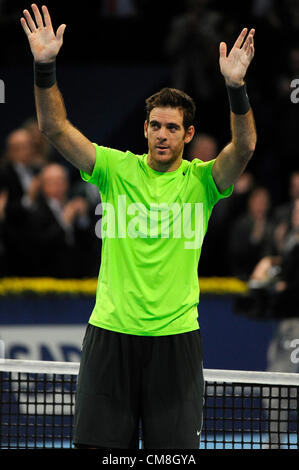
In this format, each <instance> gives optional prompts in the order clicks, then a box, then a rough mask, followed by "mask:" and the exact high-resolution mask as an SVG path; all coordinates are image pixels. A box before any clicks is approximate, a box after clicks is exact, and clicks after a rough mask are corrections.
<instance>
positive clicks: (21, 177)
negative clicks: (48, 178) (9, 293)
mask: <svg viewBox="0 0 299 470" xmlns="http://www.w3.org/2000/svg"><path fill="white" fill-rule="evenodd" d="M33 154H34V151H33V143H32V139H31V135H30V133H29V132H28V131H27V130H25V129H17V130H15V131H13V132H11V133H10V134H9V135H8V137H7V139H6V150H5V155H4V162H3V165H2V168H1V171H0V191H1V192H3V191H4V192H5V193H6V194H7V200H6V203H5V217H4V215H3V219H2V220H3V222H2V243H3V245H2V246H3V256H4V258H5V260H3V263H4V265H5V269H4V272H3V275H6V276H30V275H33V272H31V262H30V253H31V249H32V248H31V240H30V234H29V228H30V221H29V213H28V211H27V209H26V208H25V207H24V206H23V198H24V197H26V195H27V193H28V191H31V190H32V187H33V186H34V184H35V176H34V171H33V168H32V166H31V165H32V156H33Z"/></svg>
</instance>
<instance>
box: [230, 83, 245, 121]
mask: <svg viewBox="0 0 299 470" xmlns="http://www.w3.org/2000/svg"><path fill="white" fill-rule="evenodd" d="M226 88H227V93H228V99H229V104H230V109H231V111H232V112H233V113H234V114H246V113H248V111H249V109H250V103H249V98H248V95H247V89H246V84H244V85H242V86H240V87H238V88H234V87H231V86H228V85H226Z"/></svg>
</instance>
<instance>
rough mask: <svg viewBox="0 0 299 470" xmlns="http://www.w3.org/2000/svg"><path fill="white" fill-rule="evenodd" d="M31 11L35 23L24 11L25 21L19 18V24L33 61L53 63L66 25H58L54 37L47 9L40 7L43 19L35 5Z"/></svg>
mask: <svg viewBox="0 0 299 470" xmlns="http://www.w3.org/2000/svg"><path fill="white" fill-rule="evenodd" d="M32 10H33V13H34V17H35V21H34V20H33V19H32V16H31V15H30V13H29V11H28V10H24V16H25V18H26V19H25V18H21V24H22V26H23V29H24V31H25V34H26V36H27V38H28V41H29V44H30V48H31V52H32V54H33V57H34V60H35V61H36V62H51V61H54V60H55V58H56V56H57V54H58V52H59V50H60V48H61V46H62V43H63V33H64V30H65V28H66V25H65V24H62V25H60V26H59V28H58V29H57V32H56V35H55V33H54V30H53V26H52V22H51V17H50V14H49V12H48V9H47V7H46V6H43V7H42V13H43V18H42V15H41V13H40V11H39V9H38V7H37V6H36V5H35V4H33V5H32Z"/></svg>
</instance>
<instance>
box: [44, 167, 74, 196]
mask: <svg viewBox="0 0 299 470" xmlns="http://www.w3.org/2000/svg"><path fill="white" fill-rule="evenodd" d="M41 189H42V192H43V194H44V196H45V197H47V198H49V199H56V200H58V201H60V202H64V201H65V199H66V197H67V192H68V189H69V184H68V177H67V173H66V170H65V169H64V168H63V167H62V166H61V165H57V164H51V165H47V166H46V167H45V168H44V169H43V170H42V172H41Z"/></svg>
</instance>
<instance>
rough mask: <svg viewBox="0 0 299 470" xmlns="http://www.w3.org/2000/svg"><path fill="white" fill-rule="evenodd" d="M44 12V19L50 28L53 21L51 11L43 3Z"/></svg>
mask: <svg viewBox="0 0 299 470" xmlns="http://www.w3.org/2000/svg"><path fill="white" fill-rule="evenodd" d="M42 12H43V14H44V20H45V25H46V26H47V27H48V28H52V29H53V27H52V21H51V16H50V13H49V10H48V8H47V7H46V6H45V5H43V6H42Z"/></svg>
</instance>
